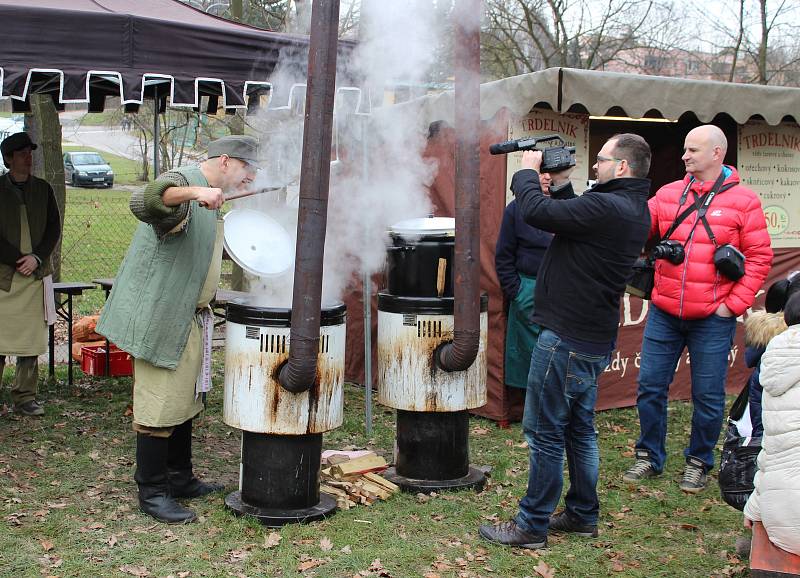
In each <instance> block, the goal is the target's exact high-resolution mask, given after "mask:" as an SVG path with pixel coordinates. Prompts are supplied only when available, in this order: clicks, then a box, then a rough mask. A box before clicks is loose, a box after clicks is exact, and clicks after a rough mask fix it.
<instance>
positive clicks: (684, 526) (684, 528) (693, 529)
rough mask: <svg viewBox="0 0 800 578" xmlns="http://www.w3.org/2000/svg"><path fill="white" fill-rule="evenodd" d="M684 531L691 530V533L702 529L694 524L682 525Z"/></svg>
mask: <svg viewBox="0 0 800 578" xmlns="http://www.w3.org/2000/svg"><path fill="white" fill-rule="evenodd" d="M681 529H682V530H689V531H690V532H696V531H697V530H699V529H700V528H699V527H697V526H695V525H694V524H681Z"/></svg>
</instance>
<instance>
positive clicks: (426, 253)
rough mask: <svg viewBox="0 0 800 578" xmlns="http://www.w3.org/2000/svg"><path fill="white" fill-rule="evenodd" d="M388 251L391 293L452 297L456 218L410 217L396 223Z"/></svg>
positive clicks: (392, 228) (392, 230) (389, 287)
mask: <svg viewBox="0 0 800 578" xmlns="http://www.w3.org/2000/svg"><path fill="white" fill-rule="evenodd" d="M389 235H390V237H391V239H392V245H391V246H390V247H389V248H388V250H387V271H386V273H387V278H388V279H387V280H388V287H387V289H388V292H389V293H390V294H392V295H403V296H406V297H452V296H453V253H454V250H455V220H454V219H452V218H448V217H429V218H424V219H411V220H409V221H403V222H400V223H397V224H395V225H394V226H392V227H391V229H390V232H389Z"/></svg>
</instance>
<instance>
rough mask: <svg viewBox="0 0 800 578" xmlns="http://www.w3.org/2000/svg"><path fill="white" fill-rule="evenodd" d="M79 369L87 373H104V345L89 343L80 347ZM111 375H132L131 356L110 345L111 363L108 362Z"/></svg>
mask: <svg viewBox="0 0 800 578" xmlns="http://www.w3.org/2000/svg"><path fill="white" fill-rule="evenodd" d="M81 369H82V370H83V373H85V374H87V375H105V374H106V347H105V345H89V346H86V347H81ZM109 372H110V375H111V377H121V376H125V375H133V358H132V357H131V356H130V354H128V353H126V352H124V351H122V350H121V349H119V348H117V346H116V345H112V346H111V363H110V364H109Z"/></svg>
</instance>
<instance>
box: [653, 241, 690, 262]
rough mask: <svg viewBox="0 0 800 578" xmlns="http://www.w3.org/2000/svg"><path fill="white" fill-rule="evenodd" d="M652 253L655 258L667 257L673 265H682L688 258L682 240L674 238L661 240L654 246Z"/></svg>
mask: <svg viewBox="0 0 800 578" xmlns="http://www.w3.org/2000/svg"><path fill="white" fill-rule="evenodd" d="M650 255H651V256H652V257H653V259H666V260H667V261H669V262H670V263H672V264H673V265H680V264H681V263H683V260H684V259H685V258H686V252H685V251H684V250H683V245H682V244H681V242H680V241H674V240H672V239H667V240H666V241H661V242H660V243H659V244H658V245H656V246H655V247H653V250H652V251H651V252H650Z"/></svg>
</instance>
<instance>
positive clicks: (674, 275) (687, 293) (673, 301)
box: [649, 167, 772, 319]
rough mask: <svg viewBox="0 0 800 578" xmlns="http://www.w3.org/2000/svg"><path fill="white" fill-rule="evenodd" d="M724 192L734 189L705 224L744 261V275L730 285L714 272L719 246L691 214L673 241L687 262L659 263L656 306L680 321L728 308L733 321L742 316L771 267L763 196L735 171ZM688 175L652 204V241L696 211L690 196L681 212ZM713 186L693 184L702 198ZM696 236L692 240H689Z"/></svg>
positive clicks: (715, 203) (713, 206)
mask: <svg viewBox="0 0 800 578" xmlns="http://www.w3.org/2000/svg"><path fill="white" fill-rule="evenodd" d="M728 168H729V169H730V170H731V174H730V176H728V178H727V179H725V183H724V184H723V187H724V186H726V185H728V184H731V183H735V184H734V186H733V187H732V188H730V189H728V190H726V191H723V192H721V193H719V194H718V195H716V196H715V197H714V199H713V201H712V202H711V205H710V206H709V207H708V212H707V213H706V219H707V220H708V224H709V225H710V226H711V230H712V231H713V232H714V236H715V237H716V239H717V243H718V244H719V245H724V244H726V243H730V244H731V245H733V246H734V247H737V248H738V249H739V250H740V251H741V252H742V253H744V256H745V267H744V268H745V274H744V276H743V277H742V278H741V279H739V280H738V281H731V280H730V279H728V278H727V277H725V276H724V275H722V274H721V273H719V272H718V271H717V269H716V267H715V266H714V250H715V247H714V244H713V243H712V242H711V239H710V238H709V236H708V233H707V232H706V229H705V227H704V226H703V223H702V222H700V223H697V226H696V227H694V232H693V233H692V227H693V225H694V223H695V221H697V211H694V212H693V213H692V214H690V215H689V216H688V217H687V218H686V219H684V221H683V222H682V223H681V224H680V225H679V226H678V229H677V230H676V231H675V232H673V233H672V235H670V239H674V240H676V241H680V242H681V243H683V246H684V249H685V251H686V258H685V260H684V262H683V263H681V264H680V265H673V264H672V263H670V262H669V261H667V260H666V259H659V260H657V261H656V275H655V288H654V289H653V296H652V301H653V305H655V306H656V307H658V308H659V309H661V310H662V311H665V312H667V313H669V314H670V315H674V316H676V317H680V318H681V319H702V318H704V317H708V316H709V315H711V314H713V313H714V312H715V311H716V310H717V308H718V307H719V306H720V304H722V303H724V304H725V305H726V306H727V307H728V309H730V310H731V311H732V312H733V313H734V315H737V316H738V315H741V314H742V313H744V312H745V310H746V309H747V308H748V307H750V306H751V305H752V304H753V301H754V300H755V295H756V292H757V291H758V290H759V289H761V285H762V284H763V283H764V279H765V278H766V277H767V273H769V270H770V266H771V265H772V249H771V247H770V238H769V233H767V225H766V221H765V220H764V212H763V210H762V209H761V201H760V199H759V198H758V196H757V195H756V194H755V193H754V192H753V191H751V190H750V189H748V188H745V187H743V186H742V185H740V184H739V173H737V172H736V169H734V168H733V167H728ZM689 180H690V177H689V175H686V177H684V179H683V180H682V181H675V182H673V183H669V184H668V185H664V186H663V187H661V188H660V189H659V190H658V192H657V193H656V194H655V196H654V197H653V198H651V199H650V201H649V204H650V216H651V219H652V225H651V228H650V238H651V239H653V238H654V237H656V236H657V235H658V236H663V235H664V234H665V233H666V232H667V229H669V227H670V225H672V222H673V221H674V220H675V218H676V217H677V216H678V215H679V214H680V213H682V212H683V211H684V210H685V209H686V208H687V207H689V206H691V203H692V202H693V199H694V195H692V193H689V195H688V197H687V200H686V204H684V205H683V207H679V206H678V204H679V202H680V197H681V194H682V193H683V190H684V188H685V187H686V185H687V184H688V183H689ZM713 185H714V182H713V181H711V180H709V181H706V182H705V183H703V184H702V185H701V184H700V183H697V182H695V183H693V184H692V190H694V191H696V192H697V194H698V195H703V194H705V193H707V192H708V191H709V190H710V189H711V187H712V186H713ZM690 234H691V238H690Z"/></svg>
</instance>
